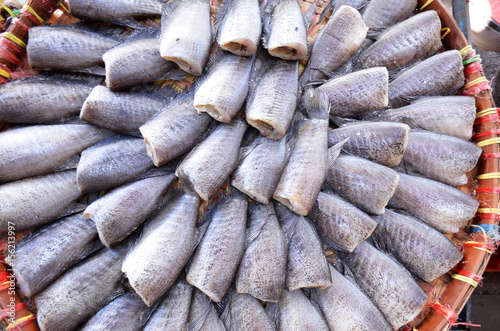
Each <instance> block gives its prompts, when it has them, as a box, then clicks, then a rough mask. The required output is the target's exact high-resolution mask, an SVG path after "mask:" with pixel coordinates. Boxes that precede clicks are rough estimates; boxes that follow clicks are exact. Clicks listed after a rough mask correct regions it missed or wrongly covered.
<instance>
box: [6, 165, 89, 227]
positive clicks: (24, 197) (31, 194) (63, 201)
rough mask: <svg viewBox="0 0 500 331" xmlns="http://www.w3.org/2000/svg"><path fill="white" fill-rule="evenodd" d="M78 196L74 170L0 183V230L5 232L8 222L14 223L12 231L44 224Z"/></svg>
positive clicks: (78, 191)
mask: <svg viewBox="0 0 500 331" xmlns="http://www.w3.org/2000/svg"><path fill="white" fill-rule="evenodd" d="M80 195H81V193H80V190H79V189H78V185H77V184H76V170H67V171H62V172H56V173H53V174H48V175H44V176H38V177H32V178H27V179H23V180H19V181H16V182H11V183H7V184H3V185H0V233H5V232H6V231H7V226H8V224H9V222H10V223H11V224H12V223H14V224H15V228H16V231H22V230H27V229H29V228H32V227H35V226H37V225H41V224H44V223H47V222H49V221H50V220H52V219H54V218H55V217H57V216H59V215H60V214H61V213H62V212H64V211H65V210H66V209H67V208H68V207H69V206H70V205H71V204H72V203H73V202H75V201H76V200H77V199H78V198H79V197H80ZM21 215H22V217H21Z"/></svg>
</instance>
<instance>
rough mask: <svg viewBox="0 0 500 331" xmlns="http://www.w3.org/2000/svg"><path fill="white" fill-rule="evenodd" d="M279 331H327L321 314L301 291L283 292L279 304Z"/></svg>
mask: <svg viewBox="0 0 500 331" xmlns="http://www.w3.org/2000/svg"><path fill="white" fill-rule="evenodd" d="M278 330H279V331H294V330H315V331H329V330H330V329H329V328H328V325H327V323H326V321H325V318H324V317H323V314H321V312H320V311H319V309H318V308H317V307H315V306H314V305H313V304H312V303H311V301H310V300H309V299H308V298H307V297H306V296H305V295H304V293H303V292H302V290H300V289H298V290H295V291H287V290H283V292H282V293H281V300H280V302H279V328H278Z"/></svg>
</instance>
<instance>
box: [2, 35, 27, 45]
mask: <svg viewBox="0 0 500 331" xmlns="http://www.w3.org/2000/svg"><path fill="white" fill-rule="evenodd" d="M3 36H4V38H7V39H9V40H10V41H12V42H14V43H16V44H17V45H18V46H19V47H22V48H26V43H25V42H24V41H22V40H21V39H19V38H17V37H16V36H15V35H13V34H12V33H11V32H5V33H4V34H3Z"/></svg>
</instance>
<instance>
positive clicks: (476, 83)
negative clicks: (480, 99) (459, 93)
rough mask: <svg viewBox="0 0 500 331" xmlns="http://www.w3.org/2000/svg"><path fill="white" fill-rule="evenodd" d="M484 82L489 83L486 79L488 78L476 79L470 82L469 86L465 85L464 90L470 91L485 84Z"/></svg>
mask: <svg viewBox="0 0 500 331" xmlns="http://www.w3.org/2000/svg"><path fill="white" fill-rule="evenodd" d="M484 82H488V80H487V79H486V77H479V78H476V79H474V80H473V81H471V82H468V83H467V84H465V85H464V87H463V89H464V90H468V89H470V88H471V87H473V86H474V85H478V84H480V83H484Z"/></svg>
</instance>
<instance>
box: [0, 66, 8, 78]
mask: <svg viewBox="0 0 500 331" xmlns="http://www.w3.org/2000/svg"><path fill="white" fill-rule="evenodd" d="M0 76H3V77H5V78H7V79H10V74H9V73H8V72H7V71H5V70H3V69H1V68H0Z"/></svg>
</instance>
